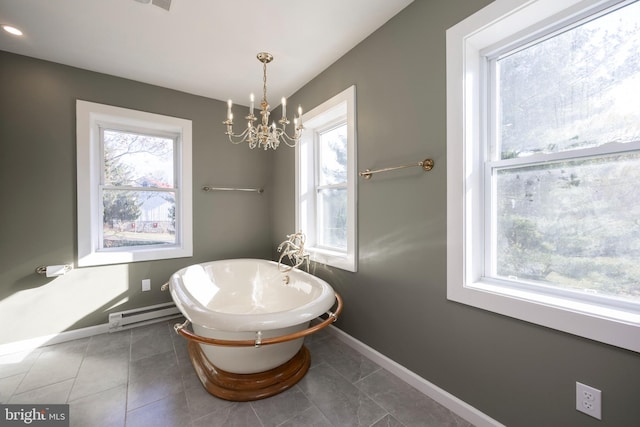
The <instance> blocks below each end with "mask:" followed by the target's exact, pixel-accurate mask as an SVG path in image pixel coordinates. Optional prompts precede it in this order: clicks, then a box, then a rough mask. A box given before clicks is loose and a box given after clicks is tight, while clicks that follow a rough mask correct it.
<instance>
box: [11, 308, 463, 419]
mask: <svg viewBox="0 0 640 427" xmlns="http://www.w3.org/2000/svg"><path fill="white" fill-rule="evenodd" d="M174 323H176V320H173V321H169V322H166V323H165V322H163V323H156V324H154V325H149V326H144V327H140V328H135V329H131V330H128V331H122V332H117V333H112V334H104V335H96V336H93V337H91V338H85V339H80V340H76V341H70V342H66V343H62V344H56V345H51V346H47V347H41V348H39V349H37V350H35V351H31V352H25V353H20V354H13V355H7V356H0V403H26V404H33V403H50V404H54V403H69V405H70V406H69V408H70V409H69V410H70V422H71V426H74V427H76V426H77V427H112V426H113V427H115V426H118V427H123V426H126V427H133V426H141V427H149V426H153V427H160V426H167V427H170V426H179V427H203V426H224V427H230V426H239V427H267V426H304V427H308V426H318V427H321V426H376V427H381V426H400V427H401V426H455V427H473V426H472V425H471V424H469V423H468V422H467V421H465V420H463V419H461V418H460V417H458V416H457V415H455V414H454V413H452V412H451V411H449V410H448V409H446V408H444V407H442V406H441V405H439V404H438V403H436V402H434V401H433V400H431V399H430V398H428V397H426V396H425V395H423V394H421V393H420V392H418V391H417V390H415V389H414V388H412V387H411V386H409V385H407V384H406V383H404V382H402V381H401V380H399V379H398V378H396V377H395V376H393V375H392V374H390V373H389V372H387V371H386V370H384V369H382V368H381V367H379V366H378V365H376V364H375V363H373V362H371V361H370V360H369V359H367V358H365V357H363V356H362V355H361V354H359V353H358V352H356V351H355V350H353V349H351V348H350V347H348V346H347V345H346V344H344V343H342V342H341V341H339V340H338V339H337V338H335V337H334V336H333V335H332V334H331V333H329V332H326V331H321V332H319V333H317V334H315V335H313V336H312V337H308V338H307V341H306V345H307V347H308V348H309V350H310V352H311V358H312V362H311V368H310V369H309V372H308V373H307V375H306V376H305V377H304V378H303V379H302V380H301V381H300V382H299V383H298V384H296V385H295V386H294V387H292V388H291V389H289V390H287V391H285V392H284V393H281V394H279V395H276V396H273V397H271V398H267V399H264V400H259V401H255V402H243V403H238V402H235V403H234V402H227V401H225V400H221V399H218V398H216V397H213V396H211V395H209V394H208V393H207V392H206V391H205V390H204V388H203V387H202V385H201V384H200V382H199V381H198V379H197V377H196V376H195V373H194V371H193V368H192V367H191V364H190V361H189V359H188V354H187V351H186V342H185V340H184V339H183V338H182V337H180V336H178V335H176V334H175V333H174V332H173V330H172V325H173V324H174Z"/></svg>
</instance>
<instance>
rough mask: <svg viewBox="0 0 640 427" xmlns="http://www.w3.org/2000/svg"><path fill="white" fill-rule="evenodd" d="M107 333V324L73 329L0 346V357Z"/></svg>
mask: <svg viewBox="0 0 640 427" xmlns="http://www.w3.org/2000/svg"><path fill="white" fill-rule="evenodd" d="M106 332H109V325H108V324H107V323H105V324H103V325H97V326H89V327H87V328H80V329H74V330H71V331H64V332H59V333H57V334H51V335H45V336H41V337H37V338H30V339H27V340H22V341H15V342H10V343H7V344H2V345H0V356H3V355H6V354H11V353H19V352H23V351H32V350H35V349H36V348H38V347H43V346H45V345H52V344H60V343H63V342H66V341H73V340H79V339H82V338H87V337H91V336H93V335H99V334H104V333H106Z"/></svg>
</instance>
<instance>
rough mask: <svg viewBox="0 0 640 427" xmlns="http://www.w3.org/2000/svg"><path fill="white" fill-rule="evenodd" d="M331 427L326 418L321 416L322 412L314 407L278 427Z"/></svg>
mask: <svg viewBox="0 0 640 427" xmlns="http://www.w3.org/2000/svg"><path fill="white" fill-rule="evenodd" d="M300 426H304V427H332V424H331V423H330V422H329V420H327V418H326V417H325V416H324V415H322V412H320V410H319V409H318V408H317V407H315V406H312V407H311V408H309V409H307V410H306V411H304V412H302V413H301V414H298V415H296V416H295V417H293V418H292V419H290V420H288V421H286V422H284V423H282V424H280V425H279V426H278V427H300Z"/></svg>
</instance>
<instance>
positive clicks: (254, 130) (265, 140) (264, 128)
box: [222, 52, 304, 150]
mask: <svg viewBox="0 0 640 427" xmlns="http://www.w3.org/2000/svg"><path fill="white" fill-rule="evenodd" d="M257 57H258V61H260V62H262V70H263V79H262V84H263V85H262V102H261V103H260V115H261V116H262V118H261V119H260V123H258V124H257V125H256V124H254V122H255V121H256V120H258V119H257V117H256V116H254V115H253V109H254V105H253V104H254V98H253V94H251V96H250V98H249V100H250V101H251V104H250V107H249V115H248V116H246V117H245V120H246V121H247V127H246V128H245V129H244V131H242V132H241V133H239V134H235V133H233V113H232V112H231V107H232V105H233V102H232V101H231V100H229V101H227V120H225V121H224V122H222V123H223V124H225V125H227V131H226V132H225V135H229V141H231V142H232V143H233V144H240V143H242V142H247V143H249V148H251V149H254V148H256V147H258V148H264V149H265V150H266V149H268V148H273V149H274V150H275V149H276V148H278V145H280V142H284V143H285V144H286V145H288V146H289V147H295V145H296V144H297V143H298V141H299V140H300V136H302V129H304V128H303V126H302V107H298V117H295V115H294V119H293V123H294V124H293V126H294V129H293V130H294V133H293V135H289V134H287V132H286V127H287V125H288V124H289V123H291V122H290V121H289V120H288V119H287V100H286V98H282V118H280V120H278V124H279V126H278V125H276V122H275V121H273V122H272V123H271V125H269V115H270V114H271V113H270V112H269V103H268V102H267V64H268V63H269V62H271V61H273V55H271V54H270V53H267V52H260V53H259V54H258V55H257Z"/></svg>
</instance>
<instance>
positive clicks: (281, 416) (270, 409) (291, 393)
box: [251, 386, 313, 427]
mask: <svg viewBox="0 0 640 427" xmlns="http://www.w3.org/2000/svg"><path fill="white" fill-rule="evenodd" d="M251 406H252V407H253V410H254V411H255V412H256V414H257V415H258V418H260V421H261V422H262V425H263V426H264V427H274V426H279V425H280V424H282V423H283V422H285V421H287V420H290V419H292V418H295V417H296V416H298V415H300V414H302V413H303V412H305V411H306V410H307V409H309V408H311V407H312V406H313V404H312V403H311V402H310V401H309V399H307V397H306V396H305V395H304V393H303V392H302V391H301V390H300V389H299V388H298V387H297V386H294V387H292V388H290V389H289V390H286V391H284V392H282V393H280V394H277V395H275V396H272V397H270V398H268V399H262V400H257V401H255V402H251Z"/></svg>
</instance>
